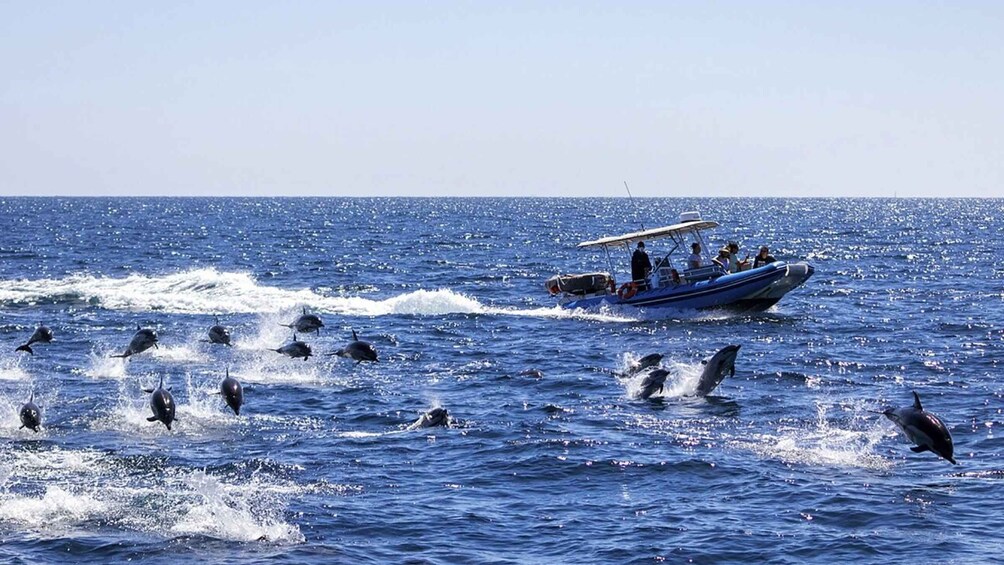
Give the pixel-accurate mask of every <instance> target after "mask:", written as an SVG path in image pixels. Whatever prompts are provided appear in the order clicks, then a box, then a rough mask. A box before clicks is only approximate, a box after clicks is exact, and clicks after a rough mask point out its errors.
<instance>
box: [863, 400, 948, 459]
mask: <svg viewBox="0 0 1004 565" xmlns="http://www.w3.org/2000/svg"><path fill="white" fill-rule="evenodd" d="M882 413H883V414H885V417H886V418H889V419H890V420H892V421H893V422H894V423H895V424H896V425H897V426H899V429H901V430H903V433H904V434H906V437H907V439H909V440H910V441H912V442H913V443H915V444H917V445H916V446H914V447H911V448H910V451H913V452H914V453H921V452H924V451H933V452H934V453H936V454H937V455H940V456H941V457H943V458H945V459H947V460H949V461H951V463H952V465H958V463H956V462H955V458H954V457H953V455H954V453H955V447H954V446H953V445H952V434H951V433H949V432H948V428H947V427H946V426H945V423H944V422H942V421H941V418H939V417H937V416H935V415H934V414H931V413H930V412H928V411H927V410H924V407H923V406H921V405H920V396H919V395H918V394H917V393H916V392H914V393H913V406H906V407H904V408H887V409H886V410H884V411H883V412H882Z"/></svg>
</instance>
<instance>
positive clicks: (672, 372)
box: [619, 354, 704, 398]
mask: <svg viewBox="0 0 1004 565" xmlns="http://www.w3.org/2000/svg"><path fill="white" fill-rule="evenodd" d="M638 359H639V358H636V357H634V355H633V354H625V356H624V358H623V361H622V365H621V367H620V370H621V371H626V370H627V369H628V367H630V366H631V363H634V362H635V361H637V360H638ZM660 367H661V368H662V369H664V370H666V371H669V376H667V377H666V383H665V385H663V390H662V392H657V393H655V394H653V395H652V396H651V397H650V398H659V397H663V398H680V397H683V396H693V395H694V393H696V392H697V385H698V384H700V382H701V373H702V372H704V365H702V364H701V363H682V362H679V361H672V360H670V361H667V360H666V359H663V362H662V364H661V365H660ZM656 368H659V367H652V369H656ZM650 370H651V369H650ZM648 373H649V370H645V371H642V372H641V373H639V374H637V375H632V376H631V377H629V378H626V379H619V380H620V382H621V384H622V385H624V392H625V394H626V395H627V396H628V398H638V397H639V396H640V395H641V392H642V386H641V385H642V383H643V382H644V381H645V376H646V375H647V374H648Z"/></svg>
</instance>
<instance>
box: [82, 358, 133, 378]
mask: <svg viewBox="0 0 1004 565" xmlns="http://www.w3.org/2000/svg"><path fill="white" fill-rule="evenodd" d="M110 355H112V353H111V352H108V351H91V352H90V353H88V354H87V365H86V366H85V367H84V369H83V373H84V374H85V375H87V376H88V377H90V378H92V379H116V380H120V379H124V378H125V377H126V376H128V372H127V369H128V367H129V360H128V359H123V358H118V357H110Z"/></svg>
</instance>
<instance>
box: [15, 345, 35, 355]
mask: <svg viewBox="0 0 1004 565" xmlns="http://www.w3.org/2000/svg"><path fill="white" fill-rule="evenodd" d="M14 351H27V352H28V354H29V355H34V354H35V352H34V351H32V350H31V347H30V346H29V345H28V344H27V343H26V344H24V345H21V346H18V348H17V349H15V350H14Z"/></svg>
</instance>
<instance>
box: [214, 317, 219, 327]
mask: <svg viewBox="0 0 1004 565" xmlns="http://www.w3.org/2000/svg"><path fill="white" fill-rule="evenodd" d="M213 318H214V319H215V320H216V325H217V326H218V325H220V317H219V316H213Z"/></svg>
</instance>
